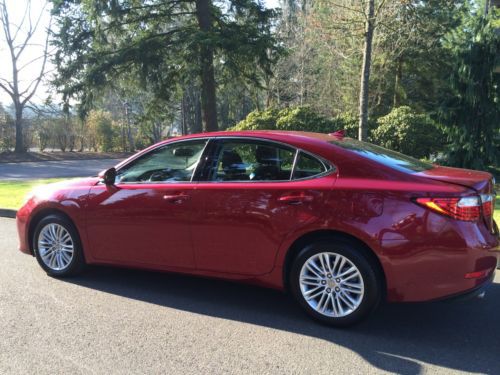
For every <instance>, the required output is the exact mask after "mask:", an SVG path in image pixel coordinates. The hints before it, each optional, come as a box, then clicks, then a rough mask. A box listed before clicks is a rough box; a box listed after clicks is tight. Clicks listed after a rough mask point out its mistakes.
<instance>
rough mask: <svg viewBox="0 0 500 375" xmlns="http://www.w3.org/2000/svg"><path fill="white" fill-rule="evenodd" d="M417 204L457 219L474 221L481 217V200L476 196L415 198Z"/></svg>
mask: <svg viewBox="0 0 500 375" xmlns="http://www.w3.org/2000/svg"><path fill="white" fill-rule="evenodd" d="M415 201H416V202H417V203H418V204H419V205H421V206H424V207H426V208H429V209H431V210H432V211H434V212H438V213H440V214H442V215H446V216H450V217H452V218H454V219H457V220H463V221H476V220H478V219H479V218H480V217H481V201H480V199H479V197H478V196H470V197H462V198H417V199H416V200H415Z"/></svg>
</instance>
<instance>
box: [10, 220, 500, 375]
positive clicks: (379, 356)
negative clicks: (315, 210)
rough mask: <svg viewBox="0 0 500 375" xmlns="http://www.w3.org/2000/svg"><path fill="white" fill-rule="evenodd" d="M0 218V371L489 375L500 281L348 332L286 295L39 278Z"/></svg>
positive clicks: (123, 280)
mask: <svg viewBox="0 0 500 375" xmlns="http://www.w3.org/2000/svg"><path fill="white" fill-rule="evenodd" d="M16 246H17V240H16V233H15V225H14V221H13V220H11V219H3V218H0V259H2V261H1V263H0V373H1V374H21V373H22V374H27V373H32V374H35V373H36V374H54V373H61V374H62V373H71V374H78V373H82V374H87V373H98V374H125V373H150V374H151V373H158V374H159V373H165V374H166V373H168V374H191V373H192V374H200V373H201V374H207V373H208V374H210V373H214V374H215V373H216V374H224V373H227V374H229V373H233V374H294V373H295V374H313V373H314V374H326V373H328V372H336V373H341V374H342V373H345V374H353V373H357V374H370V373H381V372H393V373H400V374H417V373H423V372H432V373H443V374H444V373H446V374H449V373H451V372H467V373H470V372H474V373H487V374H499V373H500V324H499V317H498V316H499V312H500V277H498V276H497V278H496V283H495V284H494V285H493V286H492V287H491V290H490V293H489V295H487V296H486V298H485V299H484V300H474V301H469V302H468V303H456V302H455V303H441V304H436V303H434V304H419V305H390V306H384V307H383V308H382V309H381V310H380V311H379V312H378V313H377V314H376V315H375V316H373V317H372V319H370V320H369V321H367V322H365V323H362V324H361V325H359V326H357V327H355V328H354V329H350V330H337V329H331V328H327V327H324V326H321V325H319V324H316V323H314V322H313V321H311V320H309V319H308V318H306V317H305V316H304V315H303V314H302V312H301V311H300V310H299V309H298V308H297V307H296V306H295V305H294V303H293V302H292V301H291V300H290V299H289V298H288V297H287V296H285V295H283V294H281V293H278V292H275V291H271V290H265V289H259V288H255V287H249V286H244V285H239V284H232V283H226V282H221V281H213V280H205V279H199V278H193V277H183V276H174V275H168V274H159V273H148V272H142V271H131V270H120V269H111V268H98V267H93V268H90V269H89V270H88V271H87V272H86V273H85V274H84V275H82V276H80V277H77V278H73V279H68V280H64V281H62V280H57V279H53V278H50V277H47V276H46V275H45V274H44V273H43V272H42V271H41V270H40V269H39V267H38V265H37V263H36V261H35V259H33V258H32V257H30V256H27V255H24V254H21V253H20V252H18V251H17V250H16Z"/></svg>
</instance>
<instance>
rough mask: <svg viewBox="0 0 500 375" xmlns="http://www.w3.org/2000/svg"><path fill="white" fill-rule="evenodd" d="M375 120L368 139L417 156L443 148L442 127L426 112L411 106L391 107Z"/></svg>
mask: <svg viewBox="0 0 500 375" xmlns="http://www.w3.org/2000/svg"><path fill="white" fill-rule="evenodd" d="M377 124H378V127H377V128H376V129H374V130H373V132H372V134H371V139H372V141H373V142H374V143H377V144H379V145H381V146H383V147H386V148H389V149H391V150H395V151H399V152H401V153H403V154H407V155H411V156H414V157H416V158H425V157H429V156H430V155H431V154H433V153H436V152H438V151H441V150H442V149H443V144H444V134H443V131H442V130H441V128H440V127H439V126H438V125H437V124H436V123H435V122H434V121H433V120H432V119H431V118H430V117H429V116H428V115H426V114H420V113H417V112H415V111H414V110H412V109H411V108H410V107H407V106H402V107H398V108H395V109H393V110H392V111H391V112H390V113H389V114H387V115H385V116H383V117H379V119H378V120H377Z"/></svg>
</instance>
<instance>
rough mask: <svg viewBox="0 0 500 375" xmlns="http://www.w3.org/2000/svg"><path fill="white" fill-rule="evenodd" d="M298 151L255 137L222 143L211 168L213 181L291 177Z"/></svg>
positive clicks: (277, 179) (270, 179)
mask: <svg viewBox="0 0 500 375" xmlns="http://www.w3.org/2000/svg"><path fill="white" fill-rule="evenodd" d="M294 156H295V150H293V149H291V148H287V147H285V146H280V145H277V144H274V143H268V142H263V141H253V140H249V141H246V140H235V141H225V142H222V144H221V147H220V148H219V149H218V151H217V156H216V161H215V163H214V166H213V168H212V171H211V177H210V180H211V181H284V180H290V176H291V174H292V167H293V160H294Z"/></svg>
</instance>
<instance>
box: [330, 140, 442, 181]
mask: <svg viewBox="0 0 500 375" xmlns="http://www.w3.org/2000/svg"><path fill="white" fill-rule="evenodd" d="M330 143H331V144H334V145H336V146H339V147H342V148H345V149H347V150H351V151H353V152H355V153H356V154H358V155H360V156H363V157H365V158H367V159H371V160H374V161H376V162H378V163H380V164H384V165H386V166H388V167H390V168H392V169H396V170H398V171H401V172H407V173H408V172H410V173H413V172H422V171H426V170H429V169H432V168H434V166H433V165H432V164H430V163H425V162H423V161H420V160H418V159H415V158H412V157H411V156H408V155H404V154H400V153H399V152H396V151H392V150H388V149H386V148H383V147H380V146H375V145H374V144H371V143H368V142H361V141H358V140H356V139H352V138H344V139H342V140H331V141H330Z"/></svg>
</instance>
